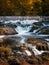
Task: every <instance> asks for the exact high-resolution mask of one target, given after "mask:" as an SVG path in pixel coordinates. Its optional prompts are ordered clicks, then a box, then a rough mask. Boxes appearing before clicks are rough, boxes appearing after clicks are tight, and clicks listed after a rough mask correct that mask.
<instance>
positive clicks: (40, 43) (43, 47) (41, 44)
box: [27, 37, 49, 50]
mask: <svg viewBox="0 0 49 65" xmlns="http://www.w3.org/2000/svg"><path fill="white" fill-rule="evenodd" d="M27 42H28V43H30V44H32V45H36V47H37V49H38V50H49V46H48V45H47V43H46V42H44V41H41V40H38V39H35V38H32V37H30V38H28V40H27Z"/></svg>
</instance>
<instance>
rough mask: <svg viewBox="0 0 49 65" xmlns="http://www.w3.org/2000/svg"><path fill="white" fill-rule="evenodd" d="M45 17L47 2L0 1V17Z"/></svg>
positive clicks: (25, 0) (48, 13) (27, 0)
mask: <svg viewBox="0 0 49 65" xmlns="http://www.w3.org/2000/svg"><path fill="white" fill-rule="evenodd" d="M6 15H7V16H13V15H14V16H15V15H16V16H36V15H39V16H40V15H41V16H47V15H49V0H0V16H6Z"/></svg>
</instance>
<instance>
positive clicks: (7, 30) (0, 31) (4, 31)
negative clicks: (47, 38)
mask: <svg viewBox="0 0 49 65" xmlns="http://www.w3.org/2000/svg"><path fill="white" fill-rule="evenodd" d="M12 34H17V32H16V31H15V30H14V29H13V28H10V27H7V28H6V27H2V28H1V27H0V35H12Z"/></svg>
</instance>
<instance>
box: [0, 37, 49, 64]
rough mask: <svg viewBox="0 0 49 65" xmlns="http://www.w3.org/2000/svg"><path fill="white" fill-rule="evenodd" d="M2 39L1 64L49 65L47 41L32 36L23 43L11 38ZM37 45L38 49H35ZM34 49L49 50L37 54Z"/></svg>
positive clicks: (0, 43)
mask: <svg viewBox="0 0 49 65" xmlns="http://www.w3.org/2000/svg"><path fill="white" fill-rule="evenodd" d="M0 40H1V41H0V65H49V46H48V45H47V43H46V42H43V41H40V40H38V39H35V38H32V37H30V38H28V39H27V40H26V41H27V43H26V44H25V43H24V44H22V45H20V43H19V44H18V42H17V41H14V40H12V39H9V38H1V39H0ZM35 46H36V49H34V47H35ZM39 47H40V49H39ZM43 48H44V49H43ZM47 48H48V49H47ZM34 50H35V52H36V50H37V51H39V50H40V51H39V52H41V51H45V50H46V51H48V52H43V53H41V54H37V55H35V53H34ZM36 53H38V52H36Z"/></svg>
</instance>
